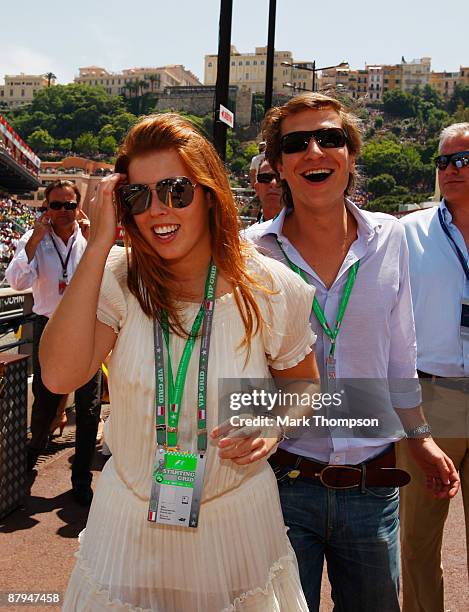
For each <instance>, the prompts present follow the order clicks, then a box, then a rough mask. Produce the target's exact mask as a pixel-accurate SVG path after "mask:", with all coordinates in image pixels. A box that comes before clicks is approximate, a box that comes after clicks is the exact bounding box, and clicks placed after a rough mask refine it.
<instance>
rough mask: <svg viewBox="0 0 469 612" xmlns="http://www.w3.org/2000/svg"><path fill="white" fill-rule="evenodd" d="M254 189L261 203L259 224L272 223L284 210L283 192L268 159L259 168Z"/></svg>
mask: <svg viewBox="0 0 469 612" xmlns="http://www.w3.org/2000/svg"><path fill="white" fill-rule="evenodd" d="M254 189H255V190H256V194H257V197H258V198H259V200H260V203H261V206H260V210H259V215H258V219H257V220H258V222H263V221H270V219H273V218H274V217H276V216H277V215H278V213H279V212H280V209H281V208H282V202H281V198H282V190H281V189H280V184H279V183H277V175H276V174H275V173H274V171H273V170H272V168H271V167H270V164H269V162H268V161H267V160H266V159H264V160H263V161H262V162H261V164H260V166H259V171H258V173H257V176H256V182H255V183H254Z"/></svg>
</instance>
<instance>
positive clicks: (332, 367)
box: [277, 240, 360, 381]
mask: <svg viewBox="0 0 469 612" xmlns="http://www.w3.org/2000/svg"><path fill="white" fill-rule="evenodd" d="M277 244H278V246H279V247H280V250H281V251H282V253H283V256H284V257H285V259H286V260H287V262H288V265H289V266H290V268H291V269H292V270H293V271H294V272H296V273H297V274H299V275H300V276H301V278H302V279H303V280H304V281H306V282H307V283H308V279H307V277H306V274H305V273H304V272H303V270H302V269H301V268H300V267H299V266H297V265H296V264H294V263H293V262H292V261H291V260H290V258H289V257H288V255H287V254H286V253H285V251H284V249H283V246H282V245H281V243H280V241H279V240H277ZM359 266H360V260H358V261H356V262H355V263H354V264H353V266H352V267H351V268H350V269H349V272H348V276H347V282H346V283H345V287H344V292H343V294H342V299H341V300H340V304H339V312H338V313H337V320H336V322H335V325H334V329H331V328H330V326H329V323H328V322H327V319H326V317H325V315H324V312H323V310H322V308H321V306H320V305H319V302H318V300H317V299H316V296H314V300H313V312H314V314H315V315H316V318H317V320H318V321H319V324H320V325H321V327H322V329H323V330H324V333H325V334H326V336H327V337H328V338H329V341H330V343H331V348H330V350H329V355H328V357H327V359H326V371H327V378H328V379H329V380H330V381H333V380H335V378H336V359H335V343H336V339H337V335H338V333H339V330H340V326H341V324H342V319H343V318H344V314H345V310H346V308H347V304H348V301H349V298H350V294H351V293H352V288H353V285H354V283H355V278H356V277H357V272H358V268H359Z"/></svg>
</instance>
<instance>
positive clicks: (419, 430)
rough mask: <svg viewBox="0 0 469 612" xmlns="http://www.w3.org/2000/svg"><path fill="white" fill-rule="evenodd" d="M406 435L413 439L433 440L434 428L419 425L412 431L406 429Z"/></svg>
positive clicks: (426, 424) (425, 424)
mask: <svg viewBox="0 0 469 612" xmlns="http://www.w3.org/2000/svg"><path fill="white" fill-rule="evenodd" d="M405 435H406V437H407V438H410V439H411V440H412V439H417V440H418V439H423V438H431V435H432V428H431V427H430V425H429V424H428V423H423V424H422V425H417V427H413V428H412V429H406V430H405Z"/></svg>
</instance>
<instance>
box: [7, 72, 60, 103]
mask: <svg viewBox="0 0 469 612" xmlns="http://www.w3.org/2000/svg"><path fill="white" fill-rule="evenodd" d="M51 85H55V77H54V75H52V74H51V75H50V78H49V77H48V76H47V75H45V74H24V73H21V74H16V75H11V74H6V75H5V84H4V85H0V106H2V103H3V105H4V106H8V107H17V106H22V105H23V104H29V103H31V102H32V101H33V97H34V95H35V94H36V93H37V92H38V91H39V90H41V89H43V88H44V87H49V86H51Z"/></svg>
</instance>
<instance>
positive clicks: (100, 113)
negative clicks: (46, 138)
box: [11, 83, 126, 140]
mask: <svg viewBox="0 0 469 612" xmlns="http://www.w3.org/2000/svg"><path fill="white" fill-rule="evenodd" d="M125 110H126V109H125V104H124V101H123V100H122V98H121V97H120V96H111V95H110V94H108V93H107V92H106V91H105V90H104V89H103V88H102V87H91V86H89V85H81V84H78V83H72V84H69V85H55V86H54V87H49V88H44V89H41V90H40V91H38V93H37V94H36V95H35V96H34V99H33V101H32V103H31V104H30V105H28V106H26V107H21V108H19V109H15V111H13V113H12V115H11V117H12V124H13V127H14V129H15V130H17V131H18V133H19V134H20V136H22V138H24V139H27V138H28V136H29V135H30V134H32V132H33V131H35V130H36V129H46V130H47V131H48V132H49V133H50V135H51V136H52V137H53V138H55V139H61V138H72V139H73V140H76V139H77V138H78V136H79V135H80V134H82V133H83V132H91V133H93V134H97V133H98V132H99V130H100V129H101V128H102V127H103V126H104V125H106V124H108V123H111V122H112V119H111V118H113V117H115V116H116V115H118V114H120V113H123V112H125Z"/></svg>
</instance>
